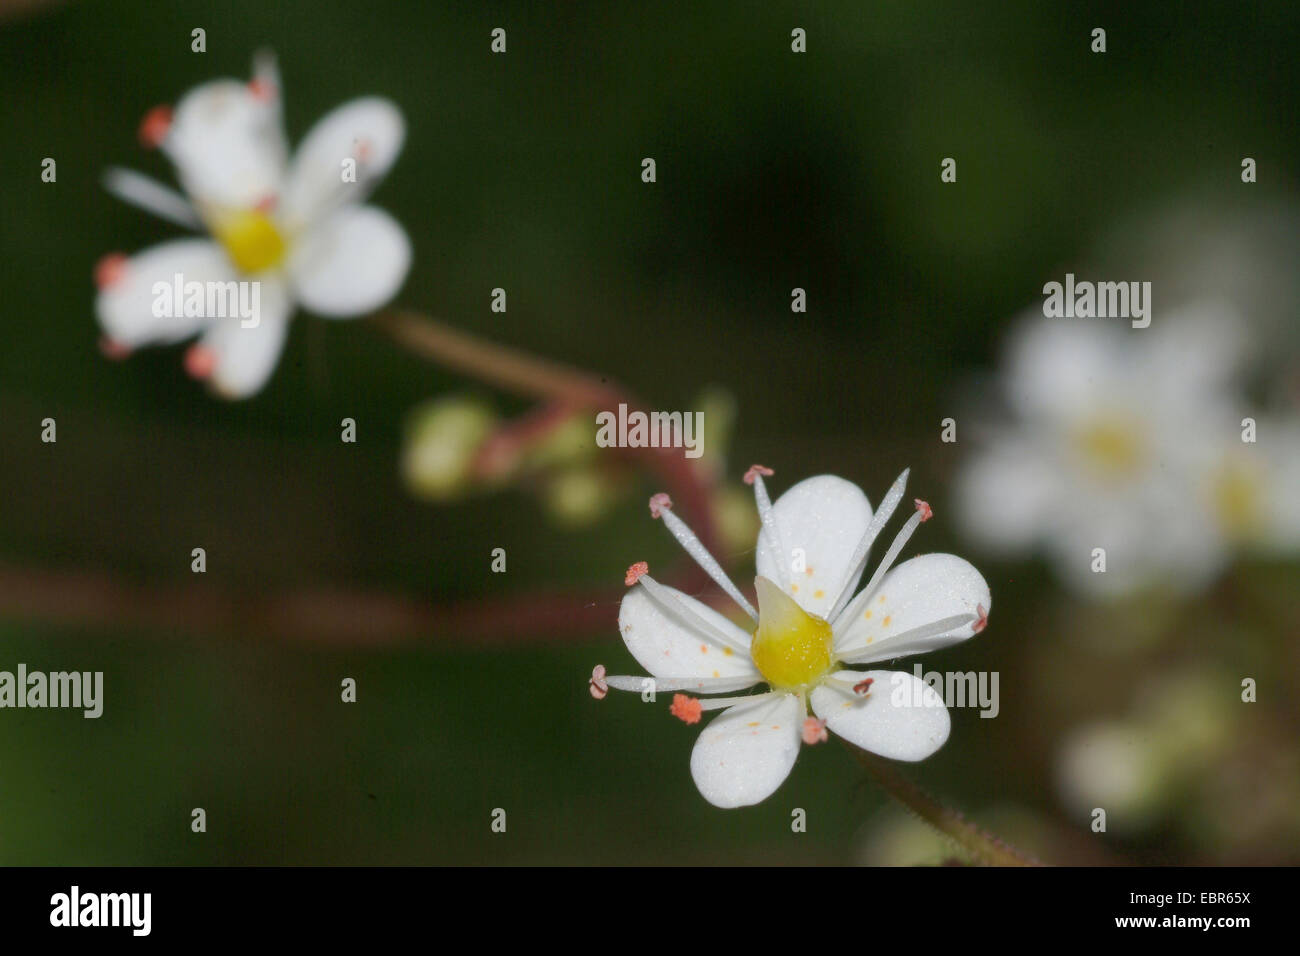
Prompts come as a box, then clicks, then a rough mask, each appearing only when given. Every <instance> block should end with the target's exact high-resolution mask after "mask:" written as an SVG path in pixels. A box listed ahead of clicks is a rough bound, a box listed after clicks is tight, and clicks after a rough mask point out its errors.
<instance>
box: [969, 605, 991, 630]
mask: <svg viewBox="0 0 1300 956" xmlns="http://www.w3.org/2000/svg"><path fill="white" fill-rule="evenodd" d="M975 613H977V614H978V615H979V617H978V618H976V620H975V624H974V626H973V627H972V628H971V631H972V632H973V633H975V634H978V633H979V632H980V631H982V630H984V628H986V627H988V626H989V612H988V611H986V610H985V609H984V605H983V604H977V605H976V606H975Z"/></svg>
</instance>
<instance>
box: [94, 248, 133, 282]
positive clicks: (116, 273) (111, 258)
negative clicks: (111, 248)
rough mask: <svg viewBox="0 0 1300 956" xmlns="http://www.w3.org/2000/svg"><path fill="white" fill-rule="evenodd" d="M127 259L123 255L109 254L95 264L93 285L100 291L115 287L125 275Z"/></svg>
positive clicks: (118, 253)
mask: <svg viewBox="0 0 1300 956" xmlns="http://www.w3.org/2000/svg"><path fill="white" fill-rule="evenodd" d="M126 263H127V258H126V256H125V255H124V254H123V253H120V252H110V253H109V254H108V255H106V256H102V257H100V260H99V261H98V262H96V263H95V285H96V286H98V287H99V288H101V289H107V288H108V287H109V286H112V285H116V284H117V283H119V282H121V281H122V277H123V276H125V275H126Z"/></svg>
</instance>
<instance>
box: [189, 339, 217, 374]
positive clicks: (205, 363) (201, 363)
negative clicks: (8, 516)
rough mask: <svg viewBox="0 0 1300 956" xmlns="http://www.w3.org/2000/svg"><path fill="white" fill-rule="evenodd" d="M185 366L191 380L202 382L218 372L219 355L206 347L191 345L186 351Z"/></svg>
mask: <svg viewBox="0 0 1300 956" xmlns="http://www.w3.org/2000/svg"><path fill="white" fill-rule="evenodd" d="M184 364H185V372H186V374H187V375H189V377H190V378H196V379H198V380H199V381H202V380H204V379H206V378H211V377H212V373H213V372H215V371H216V370H217V353H216V352H215V351H214V350H213V349H210V348H208V347H207V346H206V345H191V346H190V347H189V348H188V349H186V350H185V360H184Z"/></svg>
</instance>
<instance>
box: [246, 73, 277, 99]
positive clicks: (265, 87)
mask: <svg viewBox="0 0 1300 956" xmlns="http://www.w3.org/2000/svg"><path fill="white" fill-rule="evenodd" d="M248 92H249V93H251V94H252V95H253V99H255V100H263V101H266V100H269V99H271V97H273V96H275V86H273V85H272V84H271V82H270V81H269V80H265V79H263V78H262V77H260V76H255V77H253V78H252V79H251V80H249V81H248Z"/></svg>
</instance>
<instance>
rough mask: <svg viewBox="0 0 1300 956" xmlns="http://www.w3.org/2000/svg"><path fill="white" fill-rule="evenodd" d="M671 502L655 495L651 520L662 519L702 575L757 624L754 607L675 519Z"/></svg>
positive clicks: (661, 495)
mask: <svg viewBox="0 0 1300 956" xmlns="http://www.w3.org/2000/svg"><path fill="white" fill-rule="evenodd" d="M672 507H673V502H672V499H671V498H669V497H668V496H667V495H666V494H664V493H663V492H660V493H659V494H657V495H655V496H654V497H652V498H651V499H650V516H651V517H653V518H662V519H663V523H664V526H665V527H667V528H668V530H669V531H670V532H671V533H672V536H673V537H674V538H676V539H677V543H678V544H680V545H681V546H682V548H683V549H685V551H686V553H687V554H689V555H690V556H691V557H692V558H694V559H695V563H696V564H698V565H699V566H700V567H701V568H703V569H704V573H705V574H707V575H708V576H709V577H711V578H712V579H713V581H714V583H715V584H717V585H718V587H720V588H722V590H723V591H725V592H726V593H727V596H728V597H730V598H731V599H732V600H733V601H735V602H736V603H737V604H739V605H740V607H741V609H742V610H744V612H745V613H746V614H748V615H749V616H750V617H751V618H753V620H754V622H755V623H757V622H758V612H757V611H755V610H754V606H753V605H752V604H750V603H749V601H747V600H745V595H743V594H741V593H740V588H738V587H736V586H735V585H734V584H732V583H731V578H729V577H727V572H726V571H723V570H722V565H720V564H718V562H717V561H716V560H715V559H714V557H713V555H711V554H709V551H708V549H707V548H705V547H704V544H703V542H701V541H700V539H699V538H697V537H696V536H695V532H694V531H692V530H691V529H690V528H688V527H687V526H686V522H684V521H683V520H682V519H681V518H679V517H677V515H676V514H674V513H673V511H672Z"/></svg>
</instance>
